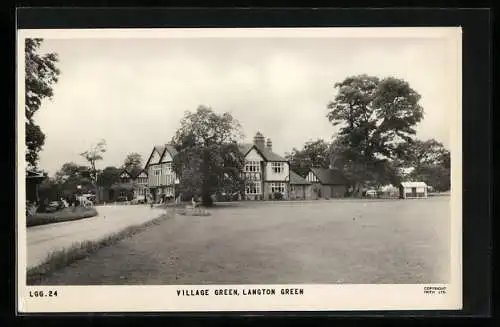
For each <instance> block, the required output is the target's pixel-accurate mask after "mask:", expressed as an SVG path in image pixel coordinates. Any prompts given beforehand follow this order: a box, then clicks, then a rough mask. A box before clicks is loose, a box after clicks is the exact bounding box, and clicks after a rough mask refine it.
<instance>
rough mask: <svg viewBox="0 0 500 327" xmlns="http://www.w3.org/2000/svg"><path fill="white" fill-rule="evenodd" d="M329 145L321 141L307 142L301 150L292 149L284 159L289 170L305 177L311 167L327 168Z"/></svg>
mask: <svg viewBox="0 0 500 327" xmlns="http://www.w3.org/2000/svg"><path fill="white" fill-rule="evenodd" d="M329 148H330V145H329V144H328V143H327V142H325V141H324V140H322V139H317V140H315V141H308V142H306V143H305V144H304V147H303V149H302V150H299V149H296V148H293V150H292V152H291V153H288V154H287V155H286V156H285V157H286V159H287V160H289V162H290V168H291V169H292V170H293V171H294V172H296V173H297V174H299V175H301V176H305V175H306V174H307V172H308V171H309V169H311V168H312V167H321V168H328V166H329V164H330V159H329V157H330V153H329Z"/></svg>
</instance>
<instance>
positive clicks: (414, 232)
mask: <svg viewBox="0 0 500 327" xmlns="http://www.w3.org/2000/svg"><path fill="white" fill-rule="evenodd" d="M449 200H450V198H449V197H435V198H429V199H422V200H331V201H311V202H308V203H294V202H282V203H272V204H266V203H248V202H247V203H245V204H232V205H227V206H221V207H218V208H214V209H211V210H210V211H211V213H212V215H211V216H208V217H204V216H195V217H190V216H180V215H177V217H175V218H174V219H170V220H166V221H164V222H162V223H161V224H159V225H158V226H155V227H154V228H152V229H150V230H147V231H145V232H143V233H141V234H137V235H135V236H133V237H131V238H129V239H125V240H123V241H121V242H119V243H118V244H116V245H113V246H110V247H107V248H103V249H101V250H99V251H98V252H97V253H95V254H94V255H92V256H90V257H88V258H86V259H83V260H81V261H78V262H75V263H73V264H72V265H70V266H68V267H66V268H63V269H61V270H59V271H57V272H55V273H53V274H52V275H50V276H46V277H45V278H43V279H42V280H41V281H40V284H45V285H120V284H127V285H133V284H143V285H148V284H149V285H152V284H153V285H154V284H156V285H160V284H280V283H353V284H363V283H391V284H392V283H442V282H447V280H448V278H449V269H450V267H449V261H450V246H449V241H450V240H449V234H450V219H451V218H450V210H449V203H450V202H449Z"/></svg>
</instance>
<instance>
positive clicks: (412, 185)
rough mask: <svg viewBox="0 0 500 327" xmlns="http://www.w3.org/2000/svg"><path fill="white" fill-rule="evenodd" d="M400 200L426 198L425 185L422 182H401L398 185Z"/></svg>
mask: <svg viewBox="0 0 500 327" xmlns="http://www.w3.org/2000/svg"><path fill="white" fill-rule="evenodd" d="M399 197H400V198H401V199H417V198H427V184H426V183H424V182H402V183H401V184H400V185H399Z"/></svg>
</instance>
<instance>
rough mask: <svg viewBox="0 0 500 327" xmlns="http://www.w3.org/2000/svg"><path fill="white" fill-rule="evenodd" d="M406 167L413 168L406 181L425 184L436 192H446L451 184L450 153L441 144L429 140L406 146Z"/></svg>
mask: <svg viewBox="0 0 500 327" xmlns="http://www.w3.org/2000/svg"><path fill="white" fill-rule="evenodd" d="M406 151H407V161H406V167H411V168H414V169H413V170H412V171H411V172H410V174H409V175H408V176H407V178H408V179H411V180H418V181H423V182H425V183H427V185H430V186H432V187H433V188H434V189H435V190H437V191H448V190H449V189H450V184H451V179H450V178H451V170H450V168H451V167H450V158H451V157H450V151H448V150H447V149H446V148H445V147H444V146H443V144H442V143H440V142H438V141H436V140H434V139H430V140H426V141H421V140H416V141H415V142H412V143H410V144H408V145H407V148H406Z"/></svg>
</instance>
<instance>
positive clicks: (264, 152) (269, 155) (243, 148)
mask: <svg viewBox="0 0 500 327" xmlns="http://www.w3.org/2000/svg"><path fill="white" fill-rule="evenodd" d="M238 148H239V149H240V152H241V153H242V154H243V155H244V156H246V155H247V153H248V152H250V150H252V149H255V150H257V152H259V153H260V155H261V156H262V157H263V158H264V159H265V160H266V161H288V160H286V159H285V158H283V157H282V156H280V155H278V154H276V153H274V152H272V151H269V149H266V148H263V147H260V146H257V145H255V144H251V143H244V144H238Z"/></svg>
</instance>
